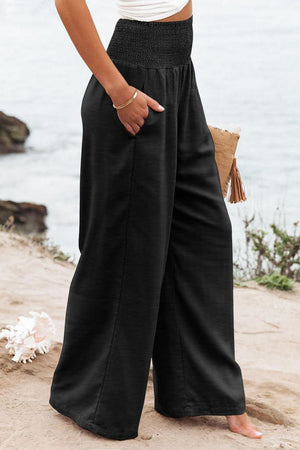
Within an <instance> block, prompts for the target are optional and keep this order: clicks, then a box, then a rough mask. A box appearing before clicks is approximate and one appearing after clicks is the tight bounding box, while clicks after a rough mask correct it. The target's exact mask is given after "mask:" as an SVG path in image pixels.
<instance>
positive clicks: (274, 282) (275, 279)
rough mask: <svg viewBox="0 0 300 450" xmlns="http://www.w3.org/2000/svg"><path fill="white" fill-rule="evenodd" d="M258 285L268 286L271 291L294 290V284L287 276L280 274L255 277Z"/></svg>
mask: <svg viewBox="0 0 300 450" xmlns="http://www.w3.org/2000/svg"><path fill="white" fill-rule="evenodd" d="M255 280H256V281H257V283H258V284H262V285H264V286H267V287H268V288H269V289H280V290H282V291H289V290H291V289H293V285H294V282H293V280H291V279H290V278H288V277H287V276H285V275H280V273H278V272H274V273H272V274H270V275H269V274H266V275H263V276H262V277H255Z"/></svg>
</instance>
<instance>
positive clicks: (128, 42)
mask: <svg viewBox="0 0 300 450" xmlns="http://www.w3.org/2000/svg"><path fill="white" fill-rule="evenodd" d="M192 45H193V16H190V17H189V18H188V19H185V20H178V21H165V22H164V21H163V22H156V21H153V22H146V21H140V20H131V19H123V18H121V19H119V20H118V21H117V23H116V25H115V29H114V31H113V34H112V37H111V39H110V42H109V44H108V47H107V49H106V51H107V53H108V55H109V56H110V57H111V59H113V60H114V59H115V60H118V61H124V62H127V63H129V64H137V65H142V66H144V67H158V68H160V67H161V68H163V67H172V66H178V65H182V64H187V63H188V62H189V61H190V58H191V51H192Z"/></svg>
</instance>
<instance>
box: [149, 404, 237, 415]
mask: <svg viewBox="0 0 300 450" xmlns="http://www.w3.org/2000/svg"><path fill="white" fill-rule="evenodd" d="M154 409H155V410H156V411H157V412H158V413H160V414H162V415H164V416H167V417H174V418H179V417H186V416H234V415H240V414H244V413H245V412H246V406H245V403H241V404H235V405H233V406H228V405H226V406H225V405H224V406H223V405H216V406H215V407H211V406H210V407H204V406H203V405H190V406H186V407H185V408H182V409H180V408H178V409H170V408H163V407H161V406H160V405H159V404H158V403H156V404H155V407H154Z"/></svg>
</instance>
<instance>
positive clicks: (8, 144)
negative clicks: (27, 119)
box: [0, 111, 30, 154]
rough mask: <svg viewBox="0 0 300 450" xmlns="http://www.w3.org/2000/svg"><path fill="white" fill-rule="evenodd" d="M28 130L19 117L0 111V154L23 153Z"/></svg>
mask: <svg viewBox="0 0 300 450" xmlns="http://www.w3.org/2000/svg"><path fill="white" fill-rule="evenodd" d="M29 134H30V131H29V129H28V127H27V125H26V124H25V123H24V122H22V121H21V120H20V119H17V118H16V117H13V116H7V115H6V114H4V112H2V111H0V154H5V153H23V152H25V148H24V143H25V141H26V139H27V137H28V136H29Z"/></svg>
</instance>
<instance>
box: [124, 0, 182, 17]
mask: <svg viewBox="0 0 300 450" xmlns="http://www.w3.org/2000/svg"><path fill="white" fill-rule="evenodd" d="M188 1H189V0H116V2H117V8H118V12H119V16H120V17H121V18H123V19H132V20H143V21H146V22H149V21H151V20H160V19H164V18H165V17H168V16H172V15H173V14H175V13H177V12H179V11H181V9H182V8H183V7H184V6H185V5H186V4H187V3H188Z"/></svg>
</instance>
